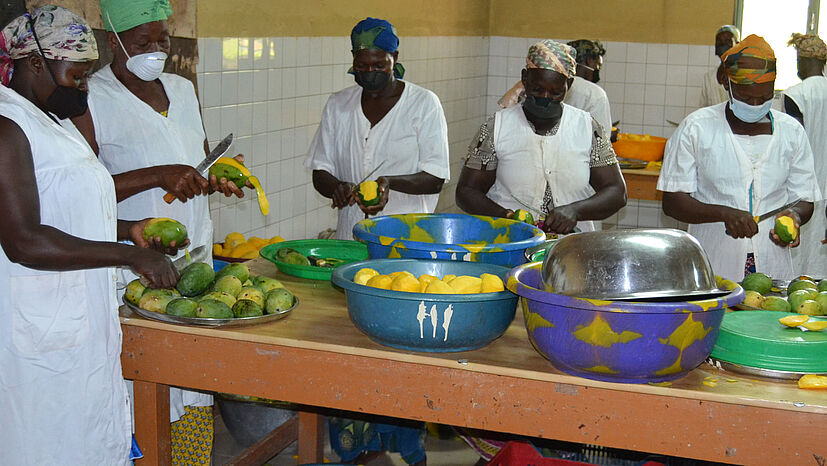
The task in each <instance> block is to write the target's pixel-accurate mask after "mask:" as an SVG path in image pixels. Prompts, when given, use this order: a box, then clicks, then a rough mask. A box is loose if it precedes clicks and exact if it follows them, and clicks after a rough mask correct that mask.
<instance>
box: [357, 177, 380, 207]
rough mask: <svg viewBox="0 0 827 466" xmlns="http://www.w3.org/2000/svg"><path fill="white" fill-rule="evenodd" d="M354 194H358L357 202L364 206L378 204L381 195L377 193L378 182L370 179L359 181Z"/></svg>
mask: <svg viewBox="0 0 827 466" xmlns="http://www.w3.org/2000/svg"><path fill="white" fill-rule="evenodd" d="M356 195H357V196H359V202H360V203H361V204H362V205H363V206H365V207H370V206H374V205H376V204H379V201H380V200H381V199H382V196H380V195H379V183H377V182H376V181H372V180H370V181H363V182H361V183H359V187H358V188H357V189H356Z"/></svg>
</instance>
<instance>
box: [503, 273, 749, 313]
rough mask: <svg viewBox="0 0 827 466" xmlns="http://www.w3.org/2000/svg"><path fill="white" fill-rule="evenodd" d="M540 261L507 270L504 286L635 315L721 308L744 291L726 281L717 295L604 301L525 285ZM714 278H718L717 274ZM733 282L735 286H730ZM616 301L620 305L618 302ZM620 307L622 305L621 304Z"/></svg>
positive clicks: (558, 302) (551, 300)
mask: <svg viewBox="0 0 827 466" xmlns="http://www.w3.org/2000/svg"><path fill="white" fill-rule="evenodd" d="M542 267H543V262H542V261H537V262H529V263H526V264H523V265H518V266H517V267H514V268H513V269H511V271H509V272H508V277H507V280H506V284H505V287H506V288H507V289H509V290H511V291H512V292H514V293H515V294H517V295H519V296H520V297H522V298H524V299H529V300H532V301H538V302H541V303H545V304H553V305H555V306H561V307H568V308H572V307H574V306H572V303H573V302H577V304H578V306H577V308H579V309H583V310H591V311H602V312H620V313H638V314H674V313H678V312H711V311H718V310H720V311H723V310H724V309H725V308H728V307H732V306H734V305H736V304H740V303H741V302H743V301H744V296H745V292H744V289H743V288H741V286H740V285H738V284H737V283H735V282H731V281H730V282H731V283H725V284H724V287H725V289H726V290H727V291H729V292H730V293H729V294H727V295H725V296H722V297H720V298H711V299H703V300H698V301H666V302H642V301H625V300H624V301H607V300H601V299H590V298H579V297H575V296H568V295H563V294H559V293H552V292H549V291H545V290H541V289H539V288H535V287H533V286H529V285H527V284H525V283H524V282H523V281H522V280H521V278H522V276H523V275H525V274H528V273H538V274H542ZM716 278H720V277H718V276H717V275H716ZM733 284H734V286H733ZM618 303H619V304H618ZM621 306H622V307H621Z"/></svg>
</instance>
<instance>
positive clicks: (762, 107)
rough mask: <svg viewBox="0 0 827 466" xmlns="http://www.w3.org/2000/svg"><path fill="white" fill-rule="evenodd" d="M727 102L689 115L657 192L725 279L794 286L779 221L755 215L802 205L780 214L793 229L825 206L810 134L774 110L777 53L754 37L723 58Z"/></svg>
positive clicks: (669, 149) (672, 141)
mask: <svg viewBox="0 0 827 466" xmlns="http://www.w3.org/2000/svg"><path fill="white" fill-rule="evenodd" d="M722 59H723V63H724V70H725V72H726V76H727V80H726V81H724V87H725V88H726V89H727V93H728V94H729V101H728V102H725V103H721V104H718V105H714V106H712V107H706V108H702V109H700V110H697V111H695V112H693V113H692V114H690V115H689V116H687V117H686V119H684V120H683V122H681V124H680V126H678V128H677V130H676V131H675V134H673V135H672V137H671V138H669V141H668V142H667V144H666V153H665V156H664V160H663V169H662V171H661V175H660V179H659V180H658V189H659V190H661V191H664V193H663V211H664V212H665V213H666V215H669V216H670V217H673V218H675V219H677V220H680V221H682V222H686V223H689V224H690V226H689V232H690V233H692V234H693V235H694V236H695V237H696V238H697V239H698V241H700V243H701V245H702V246H703V247H704V249H705V250H706V252H707V254H708V255H709V258H710V261H711V263H712V268H713V270H714V271H715V273H716V274H718V275H721V276H723V277H726V278H729V279H732V280H740V279H741V278H743V277H744V275H745V274H747V273H749V272H754V271H758V272H763V273H765V274H767V275H769V276H771V277H773V278H778V279H791V278H793V276H794V275H795V273H794V271H793V269H792V260H791V255H790V249H789V248H790V247H796V246H798V244H799V241H800V238H798V237H796V239H795V241H794V242H793V243H792V244H790V245H787V244H784V243H783V242H781V241H780V240H779V239H778V236H776V235H775V234H774V231H773V227H774V224H775V223H774V222H775V219H773V218H771V219H767V220H764V221H762V222H761V223H760V224H756V223H755V220H754V219H753V216H757V215H761V214H763V213H765V212H769V211H771V210H773V209H777V208H779V207H783V206H784V205H786V204H788V203H790V202H792V201H794V200H796V199H801V202H799V203H798V204H797V205H796V206H794V207H792V208H790V209H789V210H788V211H786V212H782V213H780V214H778V215H779V216H780V215H788V216H791V217H792V218H793V219H794V221H795V223H796V224H797V225H803V224H804V223H806V222H807V221H808V220H809V219H810V216H811V215H812V213H813V201H817V200H819V199H821V194H820V191H819V187H818V183H817V181H816V179H815V176H814V175H813V153H812V150H811V149H810V144H809V142H808V140H807V134H806V133H805V132H804V129H803V128H802V127H801V125H800V124H799V123H798V122H797V121H796V120H795V119H793V118H792V117H790V116H789V115H786V114H784V113H782V112H778V111H775V110H771V109H770V107H771V105H772V98H773V90H774V86H775V54H774V52H773V50H772V48H771V47H770V46H769V44H767V42H766V41H764V39H763V38H761V37H758V36H755V35H750V36H749V37H747V38H746V39H744V40H743V41H742V42H740V43H739V44H737V45H735V46H734V47H732V48H731V49H729V50H727V51H726V52H725V53H724V54H723V56H722Z"/></svg>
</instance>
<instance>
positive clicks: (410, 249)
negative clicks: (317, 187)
mask: <svg viewBox="0 0 827 466" xmlns="http://www.w3.org/2000/svg"><path fill="white" fill-rule="evenodd" d="M353 236H354V237H356V239H358V240H360V241H364V242H365V243H367V246H368V255H369V256H370V258H371V259H380V258H386V257H387V258H390V259H393V258H408V259H443V260H455V261H468V262H484V263H487V264H497V265H505V266H508V267H513V266H515V265H519V264H522V263H524V262H525V261H526V260H525V257H524V256H523V253H524V251H525V250H526V248H530V247H532V246H537V245H539V244H541V243H542V242H543V241H544V240H545V234H544V233H543V231H542V230H540V229H539V228H537V227H535V226H534V225H529V224H527V223H523V222H520V221H517V220H510V219H506V218H493V217H481V216H477V215H465V214H407V215H388V216H384V217H376V218H371V219H366V220H362V221H361V222H359V223H357V224H356V225H355V226H354V227H353Z"/></svg>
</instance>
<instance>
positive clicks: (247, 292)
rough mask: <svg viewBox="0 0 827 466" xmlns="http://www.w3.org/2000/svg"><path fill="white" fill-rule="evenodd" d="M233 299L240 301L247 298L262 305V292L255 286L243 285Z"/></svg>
mask: <svg viewBox="0 0 827 466" xmlns="http://www.w3.org/2000/svg"><path fill="white" fill-rule="evenodd" d="M235 299H236V300H238V301H241V300H242V299H249V300H250V301H253V302H255V303H256V304H258V305H259V306H260V307H264V292H263V291H261V289H259V288H256V287H255V286H245V287H244V288H242V289H241V292H240V293H238V296H236V297H235Z"/></svg>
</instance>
